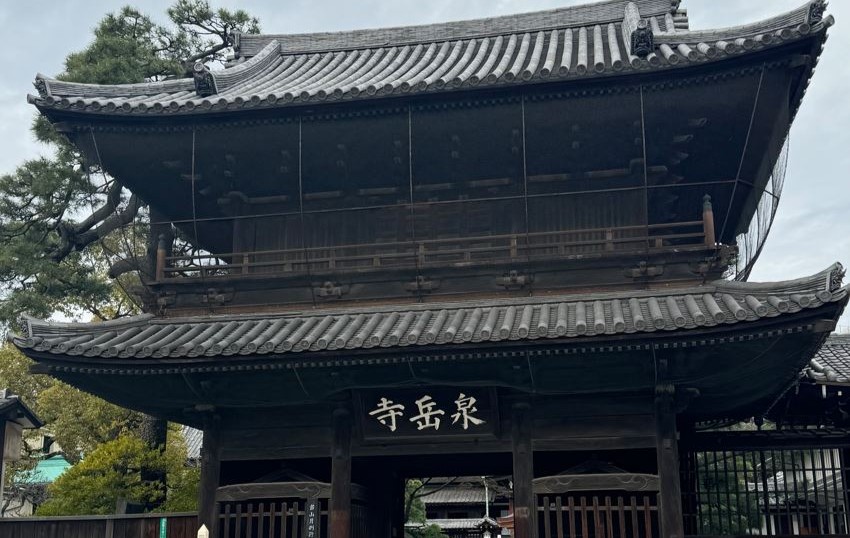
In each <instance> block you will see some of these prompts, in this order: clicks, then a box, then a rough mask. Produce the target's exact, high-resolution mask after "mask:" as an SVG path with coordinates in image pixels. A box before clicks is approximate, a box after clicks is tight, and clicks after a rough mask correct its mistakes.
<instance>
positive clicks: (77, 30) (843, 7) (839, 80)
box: [0, 0, 850, 330]
mask: <svg viewBox="0 0 850 538" xmlns="http://www.w3.org/2000/svg"><path fill="white" fill-rule="evenodd" d="M803 2H804V0H748V1H746V2H743V1H741V0H684V2H683V7H686V8H688V11H689V15H690V20H691V27H692V28H693V29H701V28H714V27H722V26H734V25H738V24H742V23H745V22H749V21H753V20H758V19H763V18H767V17H770V16H773V15H776V14H778V13H781V12H783V11H787V10H791V9H793V8H795V7H797V6H799V5H801V4H802V3H803ZM127 3H131V4H133V5H135V6H136V7H138V8H140V9H142V10H143V11H145V12H147V13H149V14H150V15H152V16H154V17H155V18H156V19H158V20H161V21H163V22H164V19H165V15H164V14H165V9H166V7H167V6H168V5H170V4H171V3H172V1H170V0H141V1H136V2H127V1H122V0H62V1H51V2H49V8H48V7H46V6H45V3H44V2H23V1H19V0H13V1H9V0H0V29H2V31H3V35H4V41H5V45H4V46H3V47H2V48H0V65H3V75H2V78H0V140H2V141H3V144H2V145H0V173H5V172H10V171H12V170H13V169H14V167H15V166H16V164H17V163H19V162H21V161H22V160H23V159H26V158H28V157H33V156H36V155H38V153H39V151H41V149H42V148H40V147H39V146H38V144H36V143H35V142H34V141H33V140H32V137H31V136H30V133H29V130H28V128H29V125H30V122H31V120H32V118H33V115H34V113H35V109H34V108H33V107H31V106H29V105H28V104H27V103H26V94H27V93H32V92H33V91H34V90H33V87H32V81H33V79H34V77H35V74H36V73H37V72H43V73H45V74H48V75H55V74H57V73H59V72H61V71H62V62H63V60H64V58H65V56H66V55H67V54H68V53H69V52H71V51H76V50H79V49H81V48H83V47H85V46H86V44H87V43H88V42H89V41H90V39H91V29H92V28H93V27H94V26H95V24H96V23H97V21H98V20H99V19H100V18H101V17H102V16H103V15H104V14H105V13H107V12H108V11H114V10H117V9H118V8H120V7H121V6H122V5H125V4H127ZM581 3H586V2H585V1H576V0H358V1H356V2H352V1H350V0H241V1H238V2H237V1H235V0H234V1H221V0H213V1H212V4H213V5H214V6H221V7H231V8H233V7H241V8H244V9H246V10H248V11H249V12H250V13H252V14H253V15H255V16H257V17H259V18H260V21H261V24H262V29H263V31H264V32H268V33H295V32H310V31H332V30H345V29H353V28H369V27H381V26H396V25H410V24H426V23H431V22H444V21H449V20H458V19H467V18H476V17H486V16H492V15H501V14H509V13H517V12H523V11H534V10H538V9H549V8H554V7H561V6H567V5H572V4H581ZM829 12H830V13H832V14H833V15H835V17H836V19H837V20H838V23H837V24H836V26H834V27H833V28H832V30H831V32H830V39H829V41H828V42H827V46H826V52H825V53H824V55H823V57H822V58H821V62H820V64H819V65H818V68H817V73H816V75H815V77H814V81H813V84H812V86H811V87H810V88H809V91H808V94H807V95H806V98H805V100H804V102H803V107H802V109H801V111H800V113H799V115H798V116H797V119H796V122H795V124H794V127H793V129H792V131H791V157H790V163H789V168H788V176H787V179H786V184H785V193H784V195H783V198H782V202H781V204H780V208H779V215H778V217H777V220H776V222H775V224H774V228H773V232H772V233H771V236H770V239H769V240H768V243H767V247H766V249H765V251H764V253H763V255H762V257H761V260H760V261H759V263H758V265H757V266H756V270H755V272H754V273H753V275H752V278H751V280H753V281H769V280H785V279H790V278H796V277H801V276H806V275H810V274H813V273H816V272H817V271H820V270H822V269H824V268H826V267H827V266H829V265H830V264H831V263H833V262H835V261H840V262H842V263H844V264H845V265H848V264H850V256H848V254H850V189H848V188H847V187H846V177H847V173H848V171H850V129H848V126H850V95H848V92H850V61H848V58H847V51H850V27H849V26H848V25H850V2H847V1H846V0H842V1H838V0H836V1H834V2H832V4H831V5H830V9H829ZM841 324H842V327H844V326H846V327H845V330H850V315H845V317H844V318H843V319H842V322H841Z"/></svg>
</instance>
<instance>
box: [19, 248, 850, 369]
mask: <svg viewBox="0 0 850 538" xmlns="http://www.w3.org/2000/svg"><path fill="white" fill-rule="evenodd" d="M843 275H844V271H843V269H842V267H841V266H840V265H838V264H836V265H835V266H832V267H830V268H829V269H827V270H825V271H823V272H821V273H818V274H817V275H814V276H812V277H808V278H803V279H799V280H791V281H786V282H778V283H771V284H757V283H742V282H727V281H719V282H715V283H713V284H710V285H705V286H700V287H697V288H690V289H678V290H670V291H667V292H659V291H655V292H637V293H629V292H619V293H607V294H589V295H573V296H554V297H549V296H547V297H540V298H524V299H508V300H489V301H477V302H471V301H470V302H465V303H447V304H436V303H435V304H425V305H412V306H398V305H395V306H389V307H382V308H381V307H376V308H371V309H366V308H361V309H358V310H351V309H339V310H325V311H306V312H298V313H288V314H282V315H264V316H243V317H239V316H218V317H194V318H182V319H155V318H153V316H150V315H147V316H140V317H136V318H131V319H126V320H117V321H111V322H105V323H96V324H73V323H52V322H44V321H38V320H33V319H26V320H25V321H24V325H25V334H24V335H21V336H15V335H12V336H11V339H12V341H13V342H14V343H15V345H17V346H18V347H20V348H21V349H23V350H25V351H27V352H30V353H33V352H34V353H37V354H40V355H43V354H52V355H56V356H60V355H62V356H69V355H70V356H83V357H98V358H110V357H116V358H128V359H146V358H173V359H178V358H195V357H216V356H233V355H270V354H275V355H280V354H292V353H304V352H317V351H325V350H355V349H370V348H401V347H424V346H432V345H443V344H472V343H488V342H508V341H523V340H535V339H552V340H555V339H565V338H566V339H570V338H577V337H594V336H595V337H606V336H611V335H617V334H636V333H638V334H639V333H643V334H648V333H653V332H656V331H683V330H687V329H698V328H704V327H705V328H708V327H717V326H723V325H731V324H736V323H748V322H755V321H758V320H760V319H763V318H776V317H781V316H784V315H789V314H794V313H797V312H800V311H803V310H807V309H814V308H818V307H820V306H822V305H824V304H827V303H832V302H838V301H842V300H844V298H845V297H846V295H847V290H846V289H844V288H841V287H840V286H841V281H842V278H843Z"/></svg>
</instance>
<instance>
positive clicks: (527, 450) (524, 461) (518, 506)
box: [511, 402, 536, 538]
mask: <svg viewBox="0 0 850 538" xmlns="http://www.w3.org/2000/svg"><path fill="white" fill-rule="evenodd" d="M532 420H533V418H532V416H531V406H530V405H529V404H528V403H525V402H522V403H517V404H514V406H513V409H512V413H511V441H512V444H513V463H514V473H513V479H514V533H513V536H514V538H534V536H535V532H534V530H535V529H534V512H535V510H536V503H535V500H534V491H533V489H532V480H533V479H534V452H533V450H532V446H531V426H532Z"/></svg>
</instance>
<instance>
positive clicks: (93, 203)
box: [0, 0, 259, 323]
mask: <svg viewBox="0 0 850 538" xmlns="http://www.w3.org/2000/svg"><path fill="white" fill-rule="evenodd" d="M167 13H168V17H169V21H170V24H169V25H159V24H157V23H155V22H154V21H153V20H152V19H151V18H150V17H149V16H148V15H146V14H144V13H142V12H140V11H139V10H137V9H134V8H131V7H125V8H122V9H121V10H119V11H118V12H116V13H111V14H108V15H106V16H105V17H104V18H103V19H102V20H101V21H100V23H99V24H98V25H97V26H96V27H95V30H94V40H93V41H92V43H91V44H90V45H89V46H88V47H86V49H84V50H82V51H79V52H74V53H72V54H70V55H68V57H67V59H66V60H65V69H64V71H63V73H61V74H60V75H59V76H58V78H60V79H62V80H66V81H72V82H84V83H94V84H123V83H138V82H144V81H151V80H162V79H166V78H173V77H180V76H184V75H185V74H186V73H187V71H188V69H189V68H190V67H191V65H192V64H193V63H194V62H196V61H203V62H217V61H219V62H220V61H221V60H223V59H224V57H225V56H226V55H227V53H228V52H229V50H230V48H231V45H232V40H233V34H234V32H237V31H238V32H247V33H250V32H258V31H259V24H258V21H257V19H256V18H253V17H251V16H250V15H249V14H248V13H246V12H245V11H242V10H235V11H231V10H226V9H218V10H214V9H212V8H211V7H210V5H209V3H208V2H207V1H205V0H178V1H177V2H175V4H174V5H173V6H172V7H171V8H169V9H168V12H167ZM32 131H33V134H34V136H35V138H36V139H37V140H38V141H39V142H42V143H44V144H46V145H47V147H49V148H52V154H50V156H47V157H40V158H37V159H33V160H30V161H26V162H24V163H22V164H21V165H20V166H18V168H17V169H16V170H15V171H13V172H12V173H10V174H6V175H2V176H0V297H2V299H3V300H2V301H0V322H6V323H9V322H12V321H13V320H14V319H15V318H16V317H17V316H18V315H19V314H20V313H22V312H29V313H31V314H33V315H37V316H42V317H46V316H50V315H51V314H53V313H54V312H57V311H58V312H63V313H65V314H74V313H77V314H78V313H79V312H80V311H83V312H88V313H90V314H91V315H92V316H94V317H96V318H99V319H110V318H114V317H117V316H122V315H127V314H130V313H133V312H135V311H136V310H137V309H138V305H137V304H136V303H135V302H134V300H133V299H132V295H130V294H127V293H125V292H123V291H122V288H123V289H129V288H130V287H132V286H134V285H137V284H138V277H137V276H128V274H131V273H134V272H135V273H136V274H137V273H138V272H143V273H144V272H145V271H150V269H151V268H150V267H149V263H148V262H147V257H146V255H147V250H148V248H149V247H150V245H147V241H146V238H145V236H146V230H147V227H146V226H147V212H146V210H145V207H144V204H143V203H142V201H141V200H140V199H138V197H136V196H134V195H132V194H130V193H128V192H126V191H125V189H124V188H123V186H122V185H121V184H120V183H118V182H117V181H115V180H114V179H113V178H110V177H108V176H106V175H105V174H104V173H103V171H102V170H100V169H99V168H98V163H91V162H85V161H84V160H83V158H82V155H81V154H80V153H79V151H78V150H77V149H76V148H75V147H74V146H73V145H71V144H70V143H69V142H68V141H67V140H66V139H65V138H64V137H63V136H61V135H60V134H58V133H57V132H56V131H55V130H54V128H53V126H52V125H51V124H50V123H49V122H48V121H47V120H46V119H45V118H43V117H38V118H36V120H35V121H34V123H33V129H32ZM110 275H111V276H113V277H116V280H110V278H109V276H110ZM122 277H123V278H122Z"/></svg>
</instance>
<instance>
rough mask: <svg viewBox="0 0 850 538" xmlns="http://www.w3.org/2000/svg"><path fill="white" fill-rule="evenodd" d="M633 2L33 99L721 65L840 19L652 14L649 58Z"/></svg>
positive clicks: (54, 88)
mask: <svg viewBox="0 0 850 538" xmlns="http://www.w3.org/2000/svg"><path fill="white" fill-rule="evenodd" d="M618 1H619V0H609V1H608V2H603V3H602V4H604V5H606V6H608V5H613V4H616V3H617V2H618ZM646 1H649V0H646ZM665 1H666V0H665ZM620 3H625V2H620ZM602 4H598V5H602ZM594 5H597V4H594ZM627 5H628V6H629V8H628V9H626V10H624V15H623V16H624V19H623V21H622V22H620V23H615V22H610V23H607V24H595V25H593V26H582V27H580V28H572V27H564V28H559V29H553V30H548V29H546V30H543V29H538V30H528V31H524V32H519V33H510V34H504V35H501V34H500V35H497V36H495V37H494V36H490V37H480V38H469V39H466V40H443V41H439V42H438V41H433V42H430V43H419V44H416V45H415V46H414V45H413V44H408V45H403V46H402V45H400V44H391V45H390V44H387V45H384V46H381V47H378V48H369V49H346V50H337V51H329V52H324V53H309V54H286V53H285V52H284V50H285V47H286V45H285V42H284V41H279V40H272V41H270V42H268V43H266V45H265V46H264V48H263V49H262V51H260V53H258V54H256V55H254V56H253V57H252V58H251V59H249V60H247V61H245V62H242V63H239V64H237V65H236V66H234V67H230V68H228V69H224V70H221V71H207V70H204V69H201V70H199V71H198V72H197V77H198V80H199V81H193V80H192V79H180V80H169V81H162V82H151V83H146V84H133V85H119V86H97V85H87V84H74V83H67V82H62V81H58V80H55V79H49V78H46V77H43V76H39V78H38V79H37V80H36V87H37V88H38V89H39V96H37V97H36V96H30V97H29V100H30V102H32V103H33V104H35V105H36V106H38V107H39V108H40V109H41V110H43V111H51V110H55V111H61V112H66V113H71V114H87V115H91V114H94V115H119V116H133V117H150V116H152V115H165V116H169V117H173V116H181V115H196V114H204V113H222V112H231V111H239V110H244V109H264V108H279V107H285V106H298V105H318V104H323V103H337V102H347V101H364V100H370V99H380V98H384V97H399V96H406V95H416V94H426V93H445V92H450V91H454V90H474V89H477V88H483V89H486V88H495V87H509V86H518V85H522V84H545V83H548V82H564V81H572V80H586V79H589V78H592V77H612V76H620V75H630V74H638V73H643V72H651V71H658V70H669V69H671V68H682V67H688V66H692V65H699V64H705V63H710V62H722V61H724V60H726V59H731V58H736V57H742V56H746V55H747V54H749V53H753V52H758V51H761V50H767V49H771V48H776V47H779V46H782V45H785V44H788V43H793V42H795V41H800V40H803V39H807V38H809V37H811V36H814V35H818V36H820V38H821V39H824V38H825V34H826V30H827V29H828V28H829V27H830V26H831V25H832V24H833V23H834V19H833V18H832V16H827V17H822V15H818V18H817V20H815V19H812V16H813V13H812V10H813V7H817V6H821V5H822V2H821V0H816V1H815V2H810V3H808V4H806V5H804V6H802V7H800V8H798V9H796V10H793V11H791V12H788V13H786V14H784V15H780V16H778V17H774V18H771V19H767V20H765V21H760V22H756V23H753V24H750V25H745V26H738V27H734V28H727V29H722V30H712V31H702V32H691V31H685V32H681V31H678V30H675V28H674V27H673V26H671V25H670V23H669V21H667V22H665V23H664V24H665V26H664V30H662V29H661V26H660V24H661V23H659V22H658V21H656V20H655V18H650V22H651V26H652V27H653V28H656V29H657V30H658V31H657V32H655V33H654V43H653V48H652V51H651V52H649V53H648V54H647V55H646V56H645V57H642V56H637V55H635V54H632V50H631V49H632V43H631V41H632V40H631V39H630V35H629V32H628V29H629V28H630V26H629V24H628V22H629V20H630V19H629V17H630V16H631V17H633V18H634V17H638V15H637V14H635V13H636V12H635V11H634V8H633V6H634V3H628V4H627ZM629 10H631V12H630V11H629ZM642 16H643V14H642V13H640V17H642ZM632 22H634V20H632ZM668 29H669V30H675V31H668ZM281 39H286V38H281ZM196 82H197V85H196Z"/></svg>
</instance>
